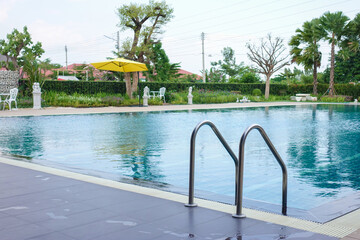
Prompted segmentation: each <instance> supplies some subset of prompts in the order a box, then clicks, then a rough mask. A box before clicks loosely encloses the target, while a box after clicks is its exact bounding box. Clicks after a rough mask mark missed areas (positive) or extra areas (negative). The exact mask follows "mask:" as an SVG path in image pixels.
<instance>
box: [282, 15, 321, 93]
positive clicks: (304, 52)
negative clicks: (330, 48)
mask: <svg viewBox="0 0 360 240" xmlns="http://www.w3.org/2000/svg"><path fill="white" fill-rule="evenodd" d="M296 33H297V34H296V35H294V36H292V37H291V40H290V43H289V45H290V48H291V49H290V54H291V57H292V59H291V61H292V62H295V63H297V64H299V65H300V64H301V65H303V66H304V68H305V70H313V94H318V92H317V85H318V80H317V69H318V68H319V67H320V65H321V55H322V54H321V52H320V51H319V47H320V45H319V42H320V40H321V39H323V38H324V37H325V36H326V32H325V30H324V28H323V27H322V26H321V24H320V19H318V18H315V19H313V20H311V21H310V22H305V23H304V24H303V26H302V29H300V28H298V29H296Z"/></svg>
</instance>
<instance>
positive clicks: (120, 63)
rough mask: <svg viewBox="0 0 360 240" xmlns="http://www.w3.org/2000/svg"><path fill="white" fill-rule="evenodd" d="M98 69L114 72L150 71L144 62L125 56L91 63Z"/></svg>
mask: <svg viewBox="0 0 360 240" xmlns="http://www.w3.org/2000/svg"><path fill="white" fill-rule="evenodd" d="M91 65H93V66H94V67H95V68H96V69H100V70H108V71H114V72H142V71H148V69H147V67H146V65H145V64H144V63H140V62H135V61H131V60H128V59H125V58H114V59H110V60H107V61H103V62H96V63H91Z"/></svg>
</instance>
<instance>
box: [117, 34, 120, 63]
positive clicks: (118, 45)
mask: <svg viewBox="0 0 360 240" xmlns="http://www.w3.org/2000/svg"><path fill="white" fill-rule="evenodd" d="M117 49H118V57H120V33H119V31H117Z"/></svg>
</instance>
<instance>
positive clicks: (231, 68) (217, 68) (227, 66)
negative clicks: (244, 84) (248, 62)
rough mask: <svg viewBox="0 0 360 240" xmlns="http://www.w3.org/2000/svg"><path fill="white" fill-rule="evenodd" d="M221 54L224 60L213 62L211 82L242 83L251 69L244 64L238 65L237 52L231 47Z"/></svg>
mask: <svg viewBox="0 0 360 240" xmlns="http://www.w3.org/2000/svg"><path fill="white" fill-rule="evenodd" d="M221 54H222V56H223V60H219V61H217V62H211V66H212V67H211V68H210V76H211V77H210V79H211V80H210V82H226V81H227V80H228V81H230V82H240V80H241V77H242V75H243V74H245V73H246V74H248V76H249V74H250V73H249V71H250V69H249V68H248V67H246V66H244V63H243V62H241V63H240V64H237V63H236V58H235V51H234V50H233V49H232V48H231V47H225V48H224V49H223V50H222V51H221Z"/></svg>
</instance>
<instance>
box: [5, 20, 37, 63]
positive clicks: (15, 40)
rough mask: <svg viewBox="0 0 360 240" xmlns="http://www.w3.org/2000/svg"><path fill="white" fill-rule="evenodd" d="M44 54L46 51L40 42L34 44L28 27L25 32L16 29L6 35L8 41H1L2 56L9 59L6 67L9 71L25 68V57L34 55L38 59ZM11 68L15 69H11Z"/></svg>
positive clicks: (24, 29)
mask: <svg viewBox="0 0 360 240" xmlns="http://www.w3.org/2000/svg"><path fill="white" fill-rule="evenodd" d="M43 53H44V49H42V45H41V43H40V42H37V43H36V44H33V42H32V39H31V36H30V33H29V32H28V30H27V27H26V26H24V28H23V32H20V31H19V30H17V29H14V30H13V32H12V33H9V34H7V35H6V40H3V39H0V54H2V55H5V56H6V57H7V58H8V60H7V61H6V62H5V67H6V68H7V69H9V70H19V69H20V67H21V66H23V61H24V56H27V55H32V56H34V57H35V58H38V57H40V56H41V55H42V54H43ZM10 61H11V63H12V64H11V65H10V64H9V63H10ZM11 66H12V67H13V69H10V68H11Z"/></svg>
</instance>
